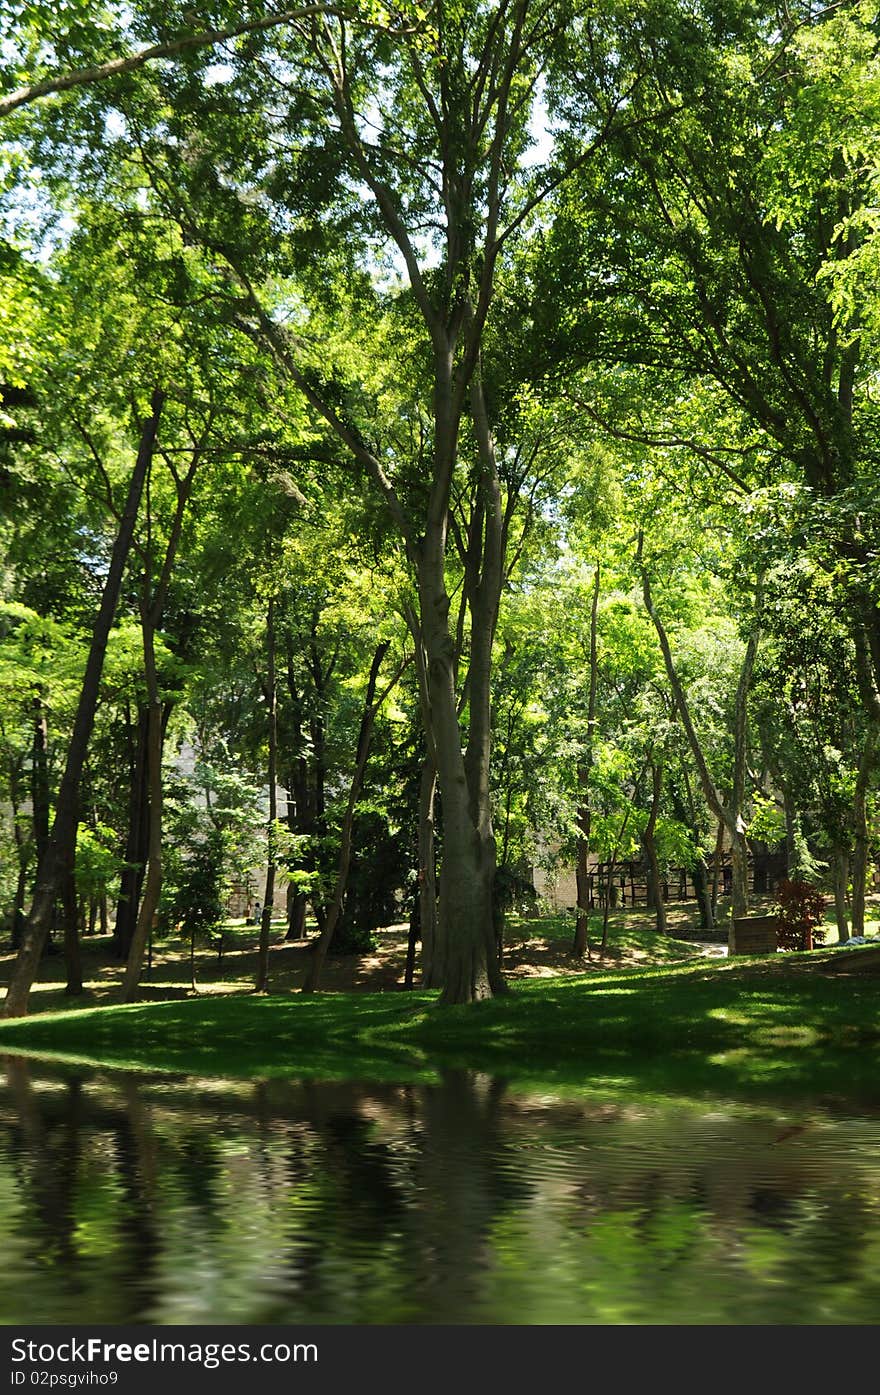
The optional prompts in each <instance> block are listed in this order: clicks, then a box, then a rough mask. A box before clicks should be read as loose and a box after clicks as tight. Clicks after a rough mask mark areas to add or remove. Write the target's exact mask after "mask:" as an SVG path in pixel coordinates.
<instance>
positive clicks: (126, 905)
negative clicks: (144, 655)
mask: <svg viewBox="0 0 880 1395" xmlns="http://www.w3.org/2000/svg"><path fill="white" fill-rule="evenodd" d="M148 729H149V709H148V708H147V707H146V706H139V708H138V722H137V732H136V735H135V740H134V743H133V749H132V752H131V762H130V776H129V794H128V833H127V836H126V842H125V865H124V867H123V869H122V875H121V877H120V882H119V897H118V899H117V902H116V924H115V926H114V928H113V949H114V951H115V953H116V954H118V955H119V957H120V959H127V958H128V955H129V951H130V950H131V942H132V939H133V938H134V931H135V926H136V925H137V914H138V906H139V905H140V899H141V889H142V886H143V880H144V872H145V870H146V865H147V850H148V846H149V838H150V795H149V786H148V779H147V746H148V741H149V737H148Z"/></svg>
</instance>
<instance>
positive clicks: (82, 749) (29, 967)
mask: <svg viewBox="0 0 880 1395" xmlns="http://www.w3.org/2000/svg"><path fill="white" fill-rule="evenodd" d="M164 400H165V395H164V393H162V392H161V391H159V389H156V391H154V393H153V395H152V399H151V404H150V407H151V415H150V416H149V418H148V419H147V421H146V422H145V423H144V425H143V428H142V430H141V441H140V448H139V450H138V454H137V460H136V462H135V466H134V469H133V471H132V475H131V480H130V481H129V486H128V497H127V499H126V503H125V509H124V511H123V514H122V518H121V520H120V523H119V529H118V531H117V534H116V539H115V541H114V544H113V551H112V554H111V557H110V566H109V567H108V570H107V576H106V579H105V581H104V590H103V594H102V596H101V604H100V607H99V610H98V615H97V617H96V619H95V625H94V629H93V631H92V642H91V645H90V647H89V655H88V659H87V661H86V671H85V676H84V678H83V685H82V689H81V691H80V696H79V703H78V705H77V711H76V717H75V718H74V724H73V732H72V735H71V739H70V746H69V747H68V751H67V761H66V764H65V768H64V774H63V775H62V777H61V785H60V787H59V790H58V802H57V805H56V810H55V822H54V825H53V828H52V832H51V834H50V837H49V845H48V847H47V848H46V854H45V857H44V858H43V859H42V862H41V865H40V870H39V872H38V875H37V889H36V893H35V896H34V904H33V906H32V908H31V914H30V920H29V924H28V928H27V931H26V932H25V936H24V941H23V943H22V946H21V949H20V950H19V952H18V957H17V959H16V961H15V968H14V969H13V973H12V980H11V982H10V985H9V991H8V993H7V995H6V1001H5V1003H4V1006H3V1015H4V1016H5V1017H23V1016H24V1014H25V1013H26V1012H27V1006H28V998H29V996H30V991H31V985H32V984H33V981H34V978H35V977H36V973H37V968H38V966H39V962H40V956H41V954H42V952H43V946H44V945H45V943H46V939H47V937H48V934H49V930H50V928H51V924H52V912H53V908H54V906H55V902H56V899H57V897H58V894H59V891H60V889H61V886H62V884H63V880H64V877H65V876H67V874H68V873H69V872H70V871H71V870H72V868H73V864H74V859H75V856H76V831H77V824H78V820H79V787H80V779H81V776H82V770H83V765H84V764H85V758H86V753H87V751H88V745H89V739H90V737H91V734H92V728H93V726H94V722H95V711H96V708H97V705H98V693H99V689H100V683H101V673H102V670H103V667H104V654H105V652H106V649H107V640H108V637H109V634H110V629H111V626H112V624H113V617H114V615H115V614H116V605H117V602H118V600H119V590H120V586H121V584H122V574H123V571H124V569H125V564H126V562H127V560H128V555H129V552H130V551H131V544H132V538H133V536H134V528H135V523H136V521H137V514H138V508H139V507H140V501H141V494H142V492H143V487H144V481H145V479H146V476H147V470H148V468H149V464H150V461H151V460H152V458H153V451H154V449H155V444H156V433H157V430H158V426H159V417H160V415H161V412H162V405H163V402H164Z"/></svg>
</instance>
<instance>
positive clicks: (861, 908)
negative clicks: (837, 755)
mask: <svg viewBox="0 0 880 1395" xmlns="http://www.w3.org/2000/svg"><path fill="white" fill-rule="evenodd" d="M876 751H877V728H876V724H875V721H873V720H872V721H871V723H870V725H869V727H868V731H867V734H866V736H865V741H864V745H863V746H862V754H861V758H860V760H859V769H858V774H857V776H856V788H855V797H854V799H853V824H854V829H855V836H854V839H853V857H852V933H853V934H854V935H864V933H865V894H866V890H867V884H868V863H869V855H870V847H869V842H868V817H867V796H868V784H869V782H870V779H871V775H872V773H873V770H874V764H875V760H876Z"/></svg>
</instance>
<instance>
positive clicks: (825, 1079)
mask: <svg viewBox="0 0 880 1395" xmlns="http://www.w3.org/2000/svg"><path fill="white" fill-rule="evenodd" d="M862 953H864V952H863V951H859V950H852V951H850V955H851V962H847V964H846V965H844V966H843V967H842V968H841V967H840V965H839V964H838V966H837V967H836V968H834V969H832V967H831V963H830V957H829V956H826V955H816V954H814V955H811V956H799V955H790V956H785V957H784V958H783V957H781V956H780V957H779V958H776V959H773V960H769V961H768V960H745V961H743V960H739V961H736V962H733V963H731V962H727V961H722V962H714V961H706V960H703V961H700V962H699V963H697V964H688V965H685V966H680V967H675V968H664V969H649V970H629V971H626V972H619V973H614V972H611V973H605V974H601V975H583V976H578V977H574V976H572V977H567V978H565V979H542V980H539V981H535V982H531V983H525V984H518V985H517V986H516V987H515V988H514V989H513V990H512V991H511V992H510V993H509V994H508V995H507V996H506V997H504V998H500V999H495V1000H493V1001H491V1002H486V1003H480V1004H477V1005H475V1006H471V1007H463V1008H440V1007H439V1006H438V1005H437V1004H436V1003H435V1002H434V1000H433V997H432V995H430V994H425V993H377V994H369V993H352V994H339V993H336V994H319V995H317V996H315V997H311V998H305V997H300V996H298V995H289V994H288V995H284V996H269V997H258V996H254V995H241V996H234V997H218V996H216V995H211V996H204V997H193V998H189V999H187V1000H183V1001H175V1002H165V1003H144V1004H137V1005H133V1006H129V1007H105V1008H97V1009H94V1008H93V1009H89V1010H85V1011H68V1012H65V1013H58V1014H41V1015H39V1016H37V1017H32V1018H26V1019H23V1020H19V1021H11V1022H3V1023H0V1050H2V1051H6V1052H10V1053H18V1052H35V1053H39V1054H50V1055H56V1056H60V1057H64V1058H67V1059H81V1060H89V1061H93V1062H100V1063H102V1064H104V1065H109V1066H117V1067H126V1068H132V1067H134V1068H140V1069H152V1070H172V1071H183V1072H187V1073H190V1074H200V1075H215V1076H239V1077H247V1078H252V1077H255V1076H262V1077H284V1076H286V1077H290V1076H295V1075H310V1076H323V1077H328V1078H331V1077H332V1078H341V1077H344V1076H349V1077H350V1076H357V1075H360V1076H369V1077H372V1078H377V1077H384V1078H390V1077H394V1078H398V1079H405V1078H416V1077H424V1076H425V1075H426V1074H427V1075H430V1074H431V1073H433V1072H435V1071H436V1070H437V1069H438V1068H442V1067H449V1066H468V1067H472V1068H479V1069H483V1070H489V1071H493V1072H495V1073H498V1074H503V1075H506V1076H509V1077H511V1078H532V1077H533V1078H537V1077H541V1078H553V1079H557V1080H564V1079H566V1078H568V1079H571V1080H576V1079H583V1078H584V1076H585V1075H589V1074H596V1073H597V1072H598V1074H599V1075H601V1076H602V1077H603V1078H614V1077H615V1076H620V1077H621V1078H623V1077H626V1076H627V1075H629V1074H631V1073H632V1072H633V1071H634V1070H637V1071H638V1072H639V1073H640V1074H641V1075H642V1076H645V1075H648V1076H651V1075H653V1076H655V1077H656V1080H655V1082H654V1083H657V1082H658V1081H660V1080H661V1077H666V1078H671V1077H672V1076H674V1075H675V1072H676V1069H677V1068H678V1067H684V1065H685V1063H686V1072H685V1073H686V1074H687V1075H688V1077H689V1079H691V1082H692V1085H693V1084H696V1083H700V1084H701V1085H703V1086H705V1087H706V1088H715V1087H716V1085H720V1084H721V1083H722V1082H725V1081H726V1082H728V1084H730V1083H736V1082H739V1084H740V1085H742V1086H743V1087H745V1088H749V1087H750V1086H756V1087H758V1086H762V1085H766V1084H774V1085H778V1086H780V1087H792V1088H807V1087H808V1086H809V1087H810V1088H817V1089H836V1088H837V1086H839V1085H841V1084H843V1085H844V1086H846V1087H847V1088H849V1087H850V1086H857V1087H858V1088H859V1089H862V1088H865V1089H872V1088H873V1087H874V1082H875V1079H876V1077H877V1074H878V1073H877V1070H876V1066H875V1064H874V1059H873V1055H874V1053H873V1051H871V1050H867V1051H866V1050H853V1049H852V1048H854V1047H868V1046H871V1045H874V1044H876V1042H877V1039H878V1037H880V1013H878V1008H880V977H877V976H876V975H875V974H874V973H872V972H868V973H866V972H863V971H860V966H859V962H858V961H859V959H860V957H861V955H862ZM867 962H868V961H867V960H866V961H865V963H866V964H867ZM841 1053H842V1054H841ZM841 1071H843V1074H844V1077H845V1078H844V1079H841V1076H840V1073H841Z"/></svg>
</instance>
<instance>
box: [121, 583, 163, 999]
mask: <svg viewBox="0 0 880 1395" xmlns="http://www.w3.org/2000/svg"><path fill="white" fill-rule="evenodd" d="M141 630H142V635H143V644H144V675H145V677H146V680H147V697H148V705H149V719H148V728H147V731H148V741H147V780H148V784H149V793H150V833H149V842H148V848H147V875H146V877H145V879H144V890H143V895H142V897H141V904H140V908H139V910H138V918H137V924H136V926H135V931H134V935H133V936H132V941H131V948H130V949H129V952H128V962H127V964H126V966H125V974H124V976H123V980H122V1001H123V1002H125V1003H130V1002H132V1001H133V1000H134V997H135V994H136V993H137V988H138V983H139V982H140V977H141V970H142V968H143V962H144V953H145V951H146V947H147V940H148V939H149V938H150V934H151V931H152V928H153V917H154V916H155V914H156V912H157V910H158V908H159V897H160V895H161V893H162V748H163V745H164V741H163V734H164V733H163V721H162V715H163V714H162V698H161V695H160V692H159V676H158V673H157V670H156V648H155V640H156V635H155V629H154V627H153V620H152V616H151V615H150V614H149V612H148V611H147V609H146V607H145V608H144V611H143V614H142V616H141Z"/></svg>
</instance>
